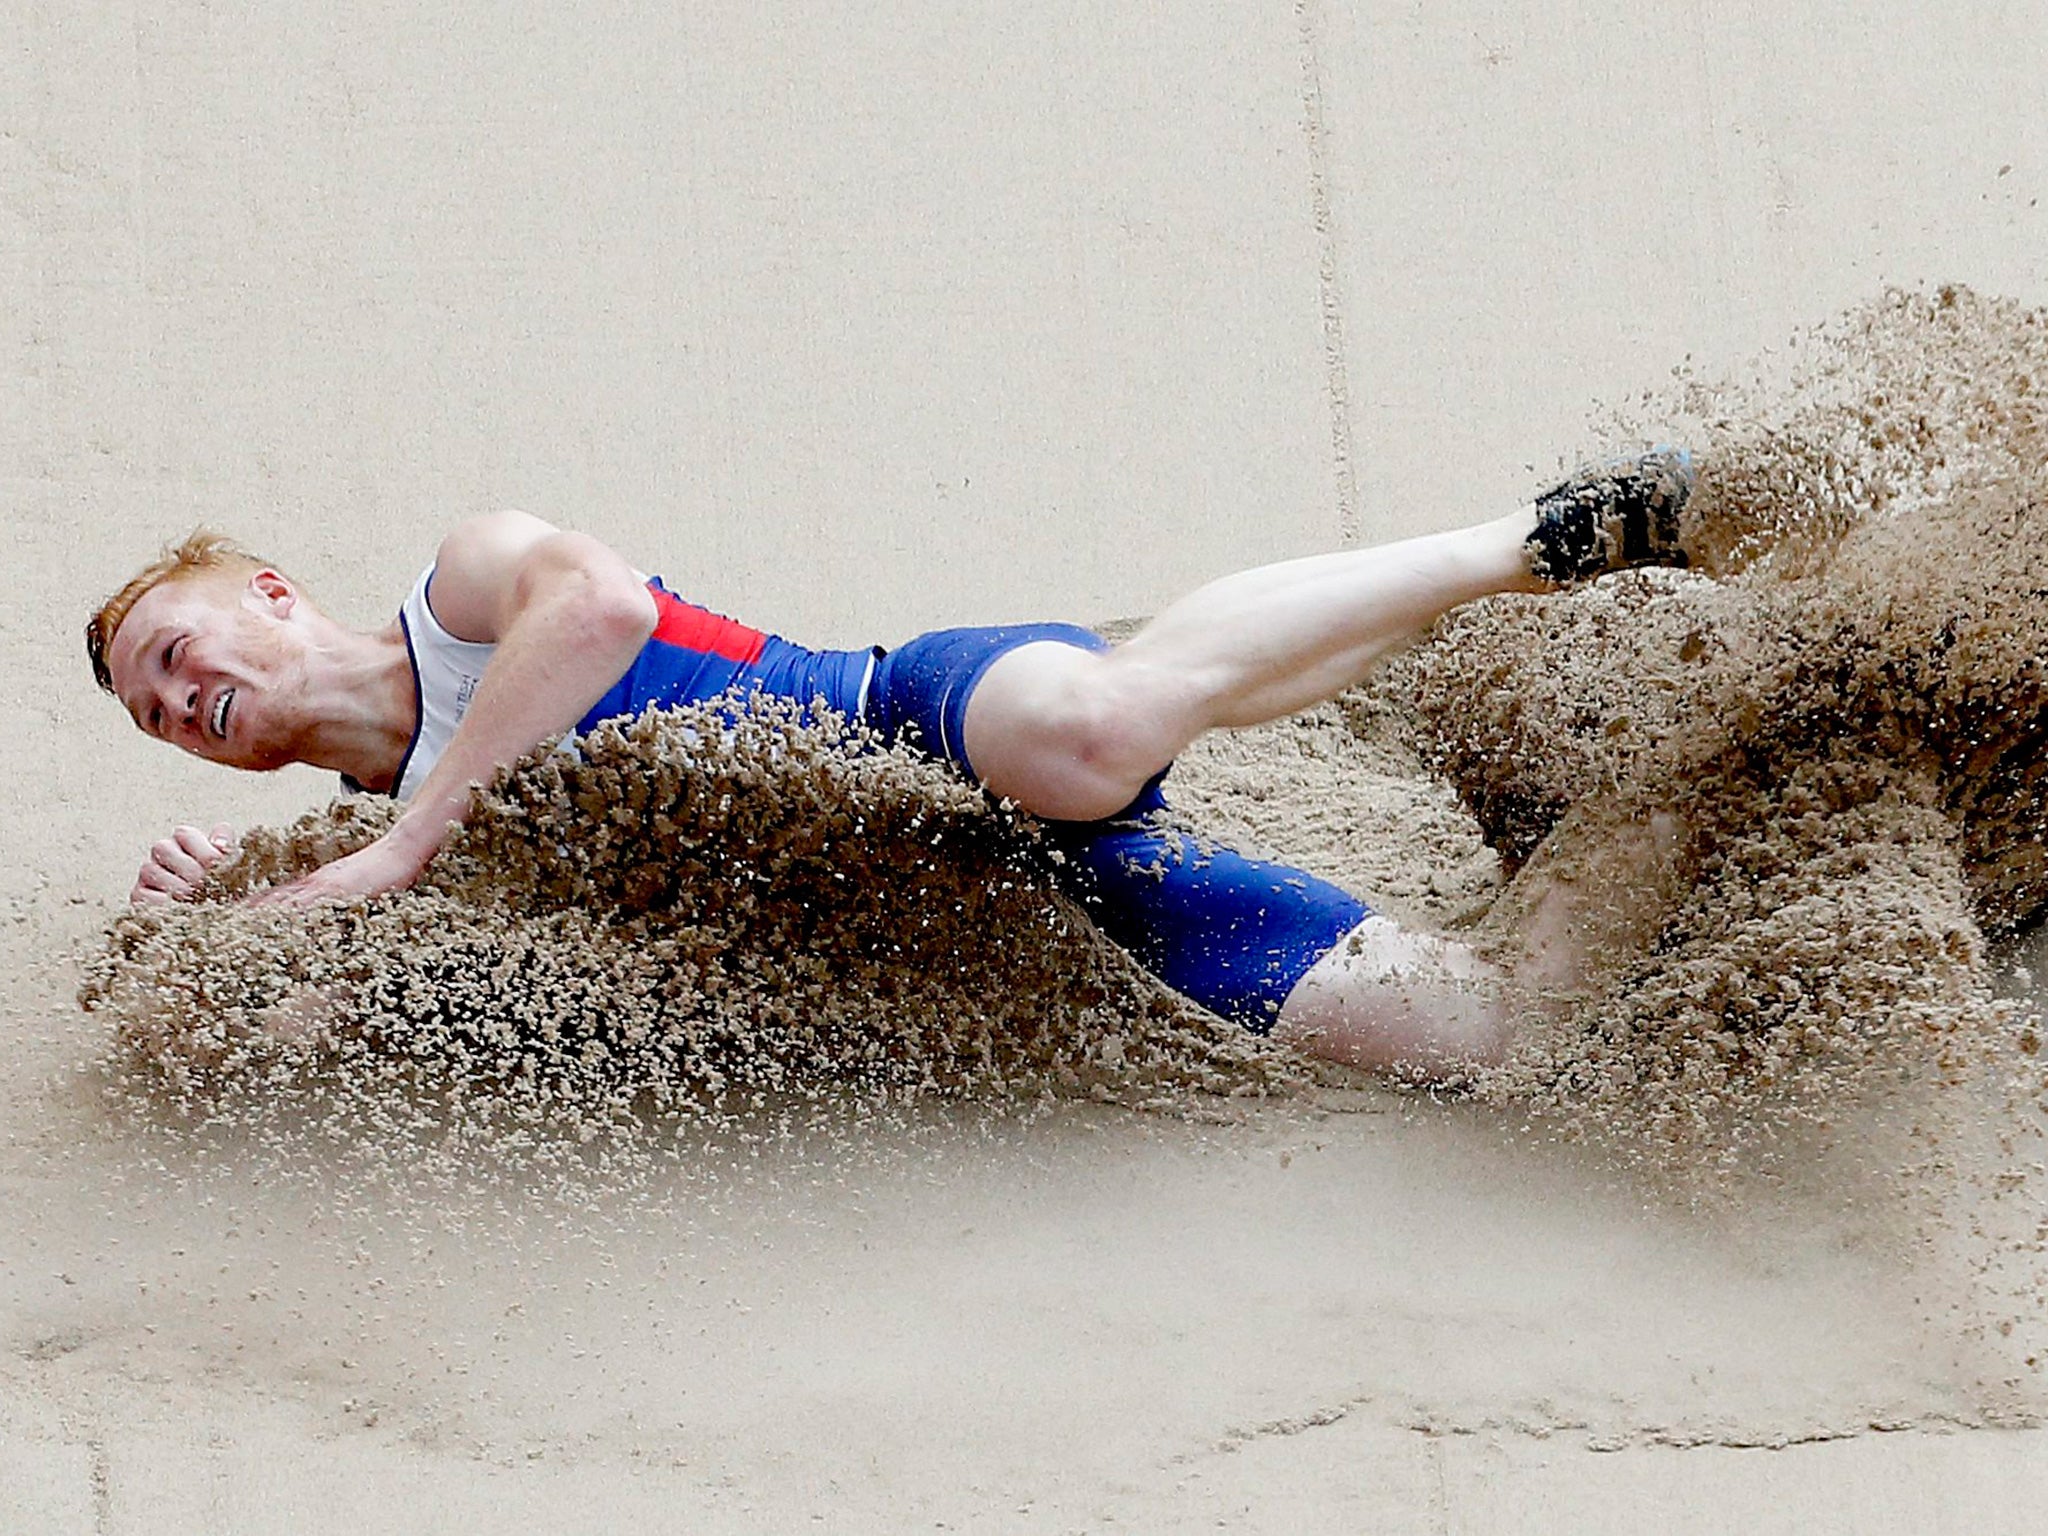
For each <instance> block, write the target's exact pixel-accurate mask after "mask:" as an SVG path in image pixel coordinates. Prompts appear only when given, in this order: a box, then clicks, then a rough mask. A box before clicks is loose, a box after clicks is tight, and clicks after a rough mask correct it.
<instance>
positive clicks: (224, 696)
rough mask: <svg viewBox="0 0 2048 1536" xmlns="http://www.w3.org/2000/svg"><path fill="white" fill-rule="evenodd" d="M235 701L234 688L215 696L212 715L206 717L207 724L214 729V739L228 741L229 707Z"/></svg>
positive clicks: (225, 689)
mask: <svg viewBox="0 0 2048 1536" xmlns="http://www.w3.org/2000/svg"><path fill="white" fill-rule="evenodd" d="M234 701H235V690H234V689H232V688H223V689H221V691H220V692H219V693H217V694H215V695H214V696H213V710H212V713H210V714H209V715H208V716H207V717H206V723H207V725H208V726H209V727H211V728H212V731H213V734H214V737H215V738H216V739H217V740H220V741H226V740H227V736H228V706H229V705H230V704H232V703H234Z"/></svg>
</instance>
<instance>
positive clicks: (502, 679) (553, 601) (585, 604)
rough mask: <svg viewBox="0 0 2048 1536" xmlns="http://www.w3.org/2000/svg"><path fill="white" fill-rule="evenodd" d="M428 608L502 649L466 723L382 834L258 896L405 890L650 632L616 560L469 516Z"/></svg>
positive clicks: (635, 588) (442, 557) (593, 547)
mask: <svg viewBox="0 0 2048 1536" xmlns="http://www.w3.org/2000/svg"><path fill="white" fill-rule="evenodd" d="M433 601H434V616H435V617H436V618H437V619H438V620H439V621H440V623H441V626H442V627H443V628H444V629H446V630H448V631H449V633H451V634H453V635H455V636H456V637H457V638H458V639H462V640H474V641H479V642H484V643H488V644H492V645H495V646H496V647H497V649H496V650H495V651H494V652H493V653H492V656H491V660H490V665H489V666H488V667H486V668H485V670H484V676H483V681H482V682H481V683H480V684H479V685H478V687H477V691H476V697H475V699H474V700H472V701H471V703H470V706H469V711H468V713H467V714H466V715H464V716H463V720H462V724H461V725H460V726H459V727H457V729H456V731H455V734H454V736H453V737H452V738H451V739H450V741H449V743H448V747H447V750H446V751H444V752H443V753H442V754H441V758H440V760H439V761H438V762H437V763H435V764H434V767H433V769H432V770H431V771H430V772H429V773H428V774H427V777H426V779H425V780H424V781H423V782H422V783H421V785H420V787H419V791H418V793H416V794H415V795H414V796H413V797H412V800H411V802H410V803H409V804H408V805H407V806H406V808H405V810H404V812H403V813H402V814H401V815H400V816H399V818H398V820H397V821H396V822H395V823H393V824H392V827H391V829H390V830H389V831H388V832H386V833H385V834H384V835H383V836H382V837H380V838H378V839H377V841H376V842H374V843H372V844H370V845H369V846H368V847H367V848H364V849H362V850H360V851H359V852H356V853H353V854H350V855H349V856H348V857H347V858H344V859H337V860H335V861H334V862H333V863H332V864H329V865H327V866H326V867H325V868H323V869H319V870H316V871H314V872H313V873H312V874H310V875H308V876H306V877H305V878H304V879H301V880H297V881H294V882H293V883H292V884H290V885H287V886H281V887H279V888H278V889H277V890H275V891H272V892H269V893H267V895H266V896H265V897H264V898H263V899H265V900H275V901H294V902H308V901H320V900H325V899H331V898H343V897H349V896H362V895H369V894H372V893H374V892H377V891H384V890H392V889H396V888H398V887H401V886H406V885H410V884H411V883H412V882H413V881H414V880H415V879H417V878H418V876H419V873H420V871H421V870H422V869H424V868H426V866H427V862H428V861H429V860H430V859H432V858H433V856H434V854H435V853H436V852H438V851H439V849H440V847H441V844H442V843H443V842H444V841H446V839H447V836H448V833H449V830H450V829H451V828H453V827H454V826H456V825H457V824H459V823H460V822H461V820H462V818H463V817H464V816H465V815H467V814H468V811H469V803H470V793H471V791H472V790H473V789H474V788H475V786H476V785H478V784H480V783H482V782H484V781H485V780H487V779H489V778H490V776H491V775H492V774H493V773H494V772H496V771H497V770H498V769H499V768H501V767H503V766H504V765H505V764H507V763H510V762H514V761H516V760H517V759H518V758H520V757H522V756H524V755H525V754H526V753H527V752H529V751H530V750H532V748H533V747H534V746H536V745H537V744H538V743H540V742H542V741H545V740H546V739H547V738H548V737H550V736H553V735H557V734H558V733H560V732H562V731H565V730H567V729H568V728H569V727H570V726H572V725H574V724H575V723H576V722H577V721H578V720H580V719H582V718H583V715H584V714H585V713H586V712H587V711H588V710H589V708H590V706H591V705H593V704H595V703H596V702H597V701H598V700H599V699H601V698H603V697H604V694H605V691H606V690H607V689H609V688H610V687H611V686H612V684H613V683H615V682H617V681H618V680H619V678H620V677H621V676H622V675H624V673H625V671H626V669H627V668H628V667H629V666H631V665H632V663H633V658H634V656H636V655H637V654H638V653H639V650H640V647H641V646H642V645H644V644H645V643H646V641H647V637H648V636H649V635H650V634H652V633H653V632H654V623H655V609H654V599H653V598H652V597H651V596H650V595H649V594H648V591H647V588H646V587H645V586H644V585H643V584H642V582H641V580H640V578H639V576H638V575H636V574H635V573H634V570H633V568H632V567H631V566H630V565H628V564H627V563H626V562H625V561H624V560H623V559H622V558H620V556H619V555H618V554H617V553H616V552H615V551H613V550H612V549H610V548H609V547H608V546H606V545H605V544H603V543H600V542H599V541H598V540H596V539H594V538H591V537H590V536H589V535H587V534H581V533H572V532H568V531H565V530H563V529H560V528H556V527H554V526H553V525H552V524H550V523H545V522H543V521H541V519H539V518H537V517H531V516H528V515H527V514H526V513H524V512H494V513H490V514H488V515H486V516H483V517H477V518H472V519H470V520H469V521H468V522H466V523H464V524H462V526H461V527H459V528H457V529H456V530H455V531H454V532H453V533H451V534H449V535H448V537H447V538H446V539H445V540H443V541H442V544H441V548H440V551H439V554H438V555H437V556H436V560H435V566H434V588H433Z"/></svg>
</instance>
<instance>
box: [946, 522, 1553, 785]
mask: <svg viewBox="0 0 2048 1536" xmlns="http://www.w3.org/2000/svg"><path fill="white" fill-rule="evenodd" d="M1534 518H1535V512H1534V509H1533V508H1523V509H1521V510H1519V511H1517V512H1514V513H1511V514H1510V515H1508V516H1506V517H1503V518H1499V519H1496V520H1495V521H1493V522H1488V523H1479V524H1476V525H1474V526H1472V527H1469V528H1460V529H1456V530H1453V531H1451V532H1449V533H1435V534H1428V535H1426V536H1424V537H1421V538H1415V539H1404V540H1402V541H1400V542H1399V543H1395V544H1383V545H1380V546H1378V547H1377V548H1373V549H1356V550H1344V551H1340V552H1338V553H1336V554H1328V555H1311V556H1308V557H1307V558H1305V559H1301V560H1288V561H1284V562H1282V563H1280V564H1278V565H1267V566H1261V567H1259V568H1257V569H1256V570H1250V571H1241V572H1238V573H1237V574H1235V575H1232V576H1225V577H1223V578H1221V579H1220V580H1217V581H1212V582H1210V583H1209V584H1208V585H1207V586H1205V587H1202V588H1200V589H1198V590H1197V591H1195V592H1193V593H1190V594H1189V595H1188V596H1187V597H1184V598H1182V599H1181V600H1180V601H1179V602H1177V603H1175V604H1173V606H1171V607H1170V608H1168V609H1167V610H1166V611H1165V612H1164V613H1162V614H1160V615H1159V616H1158V617H1157V618H1156V619H1154V620H1153V621H1152V622H1151V623H1150V624H1148V625H1146V626H1145V628H1144V629H1143V630H1141V631H1140V632H1139V633H1138V634H1136V635H1134V636H1132V637H1131V639H1129V640H1128V641H1126V642H1125V643H1124V644H1122V645H1120V646H1117V647H1116V648H1115V649H1113V650H1110V651H1107V652H1091V651H1084V650H1080V649H1078V648H1076V647H1074V646H1070V645H1063V644H1060V643H1057V642H1041V643H1038V644H1033V645H1026V646H1020V647H1019V648H1018V649H1016V650H1014V651H1011V652H1010V653H1009V654H1007V655H1005V656H1003V657H1002V658H1001V659H999V660H998V661H997V662H996V663H995V665H994V666H992V667H990V668H989V670H988V673H987V675H986V676H984V677H983V678H982V680H981V682H980V683H979V685H978V686H977V687H976V688H975V690H974V696H973V697H972V698H971V699H970V700H969V701H968V706H967V719H966V731H965V734H966V742H965V745H966V748H967V755H968V757H969V758H970V759H972V761H973V763H974V767H975V771H976V773H977V775H978V776H979V777H980V779H981V781H982V782H983V783H985V784H987V785H988V786H989V788H991V789H992V790H994V791H995V792H996V793H998V794H1001V795H1007V796H1009V797H1010V798H1011V799H1013V800H1015V801H1017V802H1018V803H1019V804H1020V805H1022V806H1023V807H1024V808H1025V809H1027V810H1030V811H1034V812H1036V813H1037V814H1039V815H1041V816H1048V817H1052V818H1055V819H1058V820H1066V821H1089V820H1093V819H1095V818H1098V817H1102V816H1108V815H1112V814H1114V813H1115V812H1116V811H1118V810H1120V809H1122V808H1123V807H1124V806H1125V805H1128V804H1129V803H1130V801H1131V799H1132V797H1133V796H1135V795H1136V794H1137V792H1138V791H1139V789H1140V788H1142V787H1143V786H1144V784H1145V781H1146V780H1147V779H1149V778H1151V777H1152V775H1154V774H1155V773H1157V772H1159V770H1160V769H1162V768H1164V767H1165V766H1166V765H1167V764H1168V763H1170V762H1171V761H1173V759H1174V758H1175V757H1176V756H1177V755H1178V754H1179V753H1180V751H1181V750H1182V748H1184V747H1186V746H1187V744H1188V743H1189V742H1191V741H1193V740H1194V739H1195V738H1196V737H1197V736H1199V735H1201V734H1202V732H1204V731H1208V730H1214V729H1217V728H1219V727H1220V728H1231V727H1238V726H1248V725H1257V724H1260V723H1261V722H1263V721H1267V720H1275V719H1278V718H1279V717H1281V716H1282V715H1287V714H1292V713H1293V712H1295V711H1296V710H1300V709H1306V708H1308V707H1309V706H1310V705H1312V704H1316V703H1320V702H1321V701H1322V700H1324V699H1327V698H1330V697H1332V696H1333V695H1335V694H1337V693H1340V692H1342V691H1343V690H1344V689H1346V688H1348V687H1350V686H1351V685H1352V684H1354V683H1356V682H1358V681H1359V680H1360V679H1361V678H1362V677H1364V676H1365V674H1366V672H1367V671H1368V670H1369V669H1370V668H1371V666H1372V664H1373V662H1375V661H1376V660H1378V659H1379V658H1380V657H1381V656H1383V655H1385V654H1386V653H1387V652H1388V651H1389V650H1392V649H1393V648H1394V647H1395V646H1398V645H1400V644H1402V643H1403V642H1404V641H1406V640H1408V639H1410V638H1412V637H1413V636H1414V635H1415V634H1416V633H1418V632H1419V631H1420V630H1422V629H1424V628H1425V627H1427V626H1428V625H1429V624H1431V623H1433V622H1434V621H1435V620H1436V619H1437V618H1438V617H1439V616H1440V615H1442V614H1443V613H1444V612H1446V611H1447V610H1449V609H1451V608H1454V607H1456V606H1457V605H1458V604H1460V603H1464V602H1469V601H1471V600H1472V599H1473V598H1477V597H1484V596H1487V595H1488V594H1490V593H1494V592H1509V591H1542V590H1544V589H1545V586H1546V584H1545V583H1544V582H1542V581H1539V580H1538V579H1537V578H1536V577H1535V576H1534V575H1533V574H1532V573H1531V571H1530V565H1529V549H1528V545H1527V540H1528V534H1529V529H1530V527H1531V526H1532V523H1533V521H1534Z"/></svg>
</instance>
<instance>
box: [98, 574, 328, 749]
mask: <svg viewBox="0 0 2048 1536" xmlns="http://www.w3.org/2000/svg"><path fill="white" fill-rule="evenodd" d="M300 600H301V599H300V598H299V594H298V590H297V588H295V587H294V586H293V585H292V583H291V581H290V580H289V579H288V578H286V577H284V576H281V575H279V574H278V573H277V572H276V571H273V570H269V569H267V568H266V569H263V570H258V571H255V572H253V573H252V572H245V571H218V572H207V573H204V574H201V575H195V576H188V577H177V578H173V579H170V580H167V581H163V582H160V583H158V584H157V585H156V586H155V587H152V588H151V589H150V590H149V591H148V592H145V593H144V594H143V595H142V597H141V598H140V599H138V600H137V602H136V604H135V606H134V607H133V608H131V609H130V610H129V611H128V616H127V617H126V618H125V619H123V620H122V621H121V627H120V628H119V629H118V630H116V631H115V633H114V639H113V643H112V644H111V645H110V646H109V647H108V648H107V670H108V671H109V673H110V674H111V675H112V677H113V680H114V695H115V697H116V698H118V699H119V700H120V701H121V704H122V707H124V708H125V709H126V710H127V711H128V714H129V717H130V718H131V719H133V720H134V721H135V723H136V725H137V726H139V727H140V728H141V729H142V730H144V731H146V732H148V733H149V734H150V735H152V736H155V737H157V738H159V739H160V740H163V741H167V742H169V743H170V744H171V745H172V746H174V747H179V748H182V749H183V750H184V751H187V752H190V753H192V754H193V755H194V756H195V757H203V758H206V759H207V760H209V761H211V762H216V763H225V764H227V765H228V766H230V767H234V768H253V769H266V768H278V767H282V766H283V765H284V764H285V763H288V762H291V761H293V760H294V758H293V753H292V751H291V745H290V741H291V734H292V732H291V726H292V720H291V713H292V706H293V705H294V704H295V702H296V701H297V698H298V695H299V686H298V685H299V683H300V682H301V680H302V678H303V662H302V660H301V658H300V655H299V651H298V647H297V645H296V644H295V641H296V638H297V637H296V635H295V633H294V626H293V624H292V616H293V614H294V612H295V611H296V609H297V607H298V604H299V602H300Z"/></svg>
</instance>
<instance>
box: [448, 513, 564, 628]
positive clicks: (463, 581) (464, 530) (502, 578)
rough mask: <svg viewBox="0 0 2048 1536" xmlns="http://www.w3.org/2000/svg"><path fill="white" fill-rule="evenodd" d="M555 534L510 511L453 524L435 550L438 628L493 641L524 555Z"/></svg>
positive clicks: (528, 515) (515, 586) (539, 522)
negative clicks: (439, 626)
mask: <svg viewBox="0 0 2048 1536" xmlns="http://www.w3.org/2000/svg"><path fill="white" fill-rule="evenodd" d="M558 532H560V530H559V529H557V528H556V527H555V525H554V524H553V523H550V522H547V521H546V520H544V519H542V518H538V517H535V516H534V515H533V514H532V513H530V512H518V511H513V510H510V509H508V510H505V511H502V512H483V513H479V514H478V515H477V516H475V517H469V518H464V519H463V520H462V521H461V522H459V523H457V524H456V525H455V526H454V527H453V528H452V529H450V530H449V532H448V536H447V537H446V538H444V539H442V540H441V547H440V548H439V549H438V550H436V551H435V552H434V615H435V618H436V619H437V620H438V621H439V623H440V625H441V627H442V628H443V629H445V630H447V631H448V633H449V634H451V635H453V636H454V637H455V638H456V639H458V640H470V641H477V642H483V643H489V642H493V641H495V640H497V639H498V632H499V629H500V627H501V625H502V623H503V620H504V615H505V611H506V608H507V605H508V604H509V603H510V601H511V600H512V599H513V598H514V596H515V594H516V592H517V589H518V584H519V578H520V571H521V569H522V567H523V566H524V565H525V563H526V559H527V557H528V556H529V555H531V554H532V553H533V551H534V549H535V548H536V547H537V546H538V545H540V544H541V543H542V542H544V541H545V540H546V539H548V538H549V537H551V536H552V535H554V534H556V533H558Z"/></svg>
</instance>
